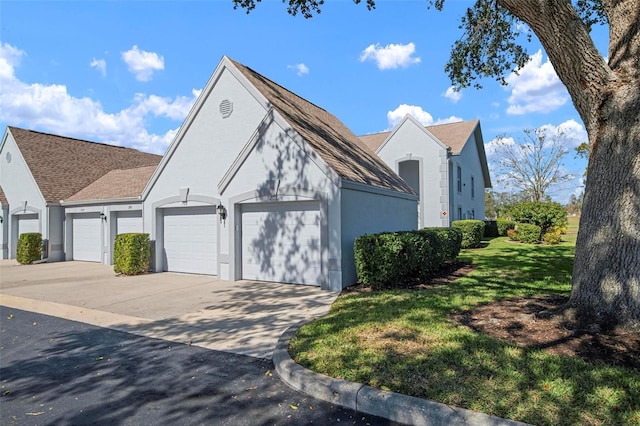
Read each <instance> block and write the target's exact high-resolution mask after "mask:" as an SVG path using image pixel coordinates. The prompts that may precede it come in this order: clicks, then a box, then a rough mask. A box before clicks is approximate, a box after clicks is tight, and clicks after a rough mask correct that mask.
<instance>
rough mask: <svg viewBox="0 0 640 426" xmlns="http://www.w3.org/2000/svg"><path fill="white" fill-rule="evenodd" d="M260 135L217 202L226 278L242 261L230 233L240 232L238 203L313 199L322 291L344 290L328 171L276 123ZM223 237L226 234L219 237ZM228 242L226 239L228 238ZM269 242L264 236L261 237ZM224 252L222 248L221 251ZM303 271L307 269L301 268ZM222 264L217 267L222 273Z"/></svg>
mask: <svg viewBox="0 0 640 426" xmlns="http://www.w3.org/2000/svg"><path fill="white" fill-rule="evenodd" d="M264 124H265V125H264V127H263V130H262V132H261V133H260V136H259V137H258V138H257V139H256V140H255V141H254V142H255V144H254V145H253V146H252V148H251V150H250V151H249V152H248V153H246V154H245V156H244V157H243V160H242V162H241V163H238V164H236V167H237V172H236V173H235V174H234V175H233V178H231V179H230V180H229V181H228V184H227V185H226V187H225V188H224V190H223V191H222V194H221V202H222V204H223V205H225V206H228V210H229V212H230V217H229V226H228V227H227V228H225V230H221V238H220V243H221V246H222V245H223V241H224V242H226V243H227V244H226V245H227V247H228V252H229V256H228V257H225V256H224V254H222V251H221V256H222V260H225V259H226V260H228V265H229V266H228V267H229V271H230V278H232V279H239V278H240V276H239V275H240V269H239V266H240V265H239V263H240V262H241V253H240V241H239V233H237V232H236V233H235V234H234V233H233V232H232V231H230V230H233V229H235V230H238V229H240V228H241V223H240V219H241V217H240V214H241V204H245V203H261V202H264V203H273V202H289V201H306V200H317V201H318V202H319V203H320V211H321V220H322V238H321V240H322V242H323V244H322V245H321V247H319V249H320V250H321V261H322V269H323V275H324V277H323V280H322V282H321V283H320V284H321V286H322V288H324V289H328V290H334V291H339V290H341V289H342V272H341V270H340V267H339V266H338V267H336V265H339V262H338V260H337V259H340V256H341V251H340V238H339V232H340V228H339V226H340V220H339V219H340V202H339V199H338V198H337V196H336V195H337V191H338V188H337V186H336V184H335V183H334V181H333V179H335V177H334V176H333V174H332V172H328V169H327V168H326V166H325V165H324V163H323V162H322V161H321V160H318V159H317V158H316V159H314V158H313V157H315V155H313V154H309V153H308V152H305V150H304V149H302V148H301V146H303V145H302V143H301V142H300V141H298V143H296V142H295V141H294V138H293V137H292V136H291V135H292V133H291V131H290V130H289V129H288V128H287V127H286V126H283V125H282V124H284V123H281V122H279V121H276V120H269V121H268V122H266V123H264ZM222 235H225V237H224V238H223V237H222ZM226 238H228V239H226ZM265 238H267V236H265ZM221 250H222V249H221ZM297 268H298V269H299V270H304V268H305V265H299V266H298V267H297ZM224 269H225V265H223V264H221V271H224Z"/></svg>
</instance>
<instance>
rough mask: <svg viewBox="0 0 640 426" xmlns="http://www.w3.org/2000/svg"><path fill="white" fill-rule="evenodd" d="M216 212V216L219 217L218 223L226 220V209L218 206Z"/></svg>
mask: <svg viewBox="0 0 640 426" xmlns="http://www.w3.org/2000/svg"><path fill="white" fill-rule="evenodd" d="M216 211H217V212H218V216H220V222H222V221H223V220H226V219H227V209H225V208H224V206H223V205H222V204H218V207H216Z"/></svg>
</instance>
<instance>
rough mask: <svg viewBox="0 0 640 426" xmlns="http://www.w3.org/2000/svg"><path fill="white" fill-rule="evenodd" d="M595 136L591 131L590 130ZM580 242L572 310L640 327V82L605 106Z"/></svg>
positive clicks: (586, 319) (590, 320) (588, 318)
mask: <svg viewBox="0 0 640 426" xmlns="http://www.w3.org/2000/svg"><path fill="white" fill-rule="evenodd" d="M590 136H591V135H590ZM594 139H595V141H593V142H597V143H595V144H594V143H593V142H592V147H594V149H593V150H592V152H591V156H590V159H589V168H588V171H587V184H586V190H585V197H584V204H583V207H582V218H581V220H580V229H579V232H578V241H577V244H576V257H575V263H574V267H573V286H572V290H571V298H570V300H569V303H568V308H570V312H572V313H575V314H576V315H577V317H576V319H577V320H578V321H579V322H580V323H582V324H583V325H588V324H598V325H599V326H601V327H604V328H610V327H614V326H625V327H631V328H638V327H640V84H639V83H638V81H634V82H632V83H630V84H627V85H625V86H621V87H620V86H619V87H617V88H616V89H615V91H613V92H612V93H611V95H610V97H609V98H608V99H607V100H606V101H605V103H604V104H603V105H602V108H601V110H600V127H599V129H598V134H597V135H596V137H595V138H594Z"/></svg>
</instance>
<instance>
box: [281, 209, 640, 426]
mask: <svg viewBox="0 0 640 426" xmlns="http://www.w3.org/2000/svg"><path fill="white" fill-rule="evenodd" d="M576 227H577V222H576V221H573V222H572V223H571V224H570V229H569V233H568V235H567V236H565V240H566V241H565V242H563V243H562V244H560V245H556V246H544V245H537V246H532V245H524V244H519V243H513V242H509V241H507V239H506V238H495V239H493V240H490V241H488V242H487V243H488V245H487V246H486V247H485V248H481V249H471V250H463V251H462V252H461V254H460V258H461V259H462V260H463V261H467V262H470V263H471V264H472V265H474V266H473V267H468V266H467V267H466V268H463V269H460V270H457V271H454V273H453V274H450V275H448V276H446V277H439V278H436V279H434V280H432V281H430V282H425V283H421V284H419V285H415V286H414V287H412V288H407V289H401V290H389V291H370V290H368V289H367V288H362V287H356V288H353V289H348V290H347V291H345V292H344V293H343V294H342V295H341V296H340V297H339V298H338V299H337V300H336V302H335V303H334V305H333V307H332V310H331V313H330V314H329V315H328V316H326V317H324V318H322V319H320V320H317V321H314V322H313V323H311V324H308V325H306V326H304V327H303V328H301V329H300V331H299V332H298V334H297V335H296V337H295V338H294V339H293V340H292V341H291V346H290V352H291V354H292V356H293V358H294V359H295V360H296V361H297V362H299V363H300V364H302V365H304V366H305V367H307V368H310V369H312V370H314V371H317V372H320V373H323V374H327V375H329V376H333V377H338V378H343V379H346V380H351V381H355V382H361V383H365V384H369V385H371V386H376V387H379V388H381V389H385V390H392V391H396V392H401V393H404V394H408V395H414V396H418V397H421V398H428V399H432V400H435V401H439V402H443V403H446V404H450V405H456V406H460V407H464V408H468V409H472V410H476V411H481V412H485V413H489V414H493V415H497V416H500V417H506V418H510V419H515V420H520V421H524V422H528V423H533V424H553V425H557V424H616V425H618V424H629V425H631V424H634V425H635V424H640V361H639V358H640V356H639V352H640V348H639V347H638V341H639V340H640V335H638V334H620V333H618V334H616V333H611V334H609V335H606V336H605V335H598V334H588V333H586V334H585V333H573V332H572V331H570V330H567V329H566V324H563V323H561V322H559V321H557V319H556V318H554V317H552V318H548V319H545V318H540V317H538V316H536V315H535V314H536V312H538V311H541V310H548V309H552V308H554V307H555V306H557V305H558V304H559V303H561V302H562V301H563V300H564V298H566V297H567V296H568V294H569V291H570V284H571V268H572V263H573V256H574V246H575V231H576ZM456 274H457V275H458V276H456ZM494 336H495V337H494Z"/></svg>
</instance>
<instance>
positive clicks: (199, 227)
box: [164, 207, 217, 275]
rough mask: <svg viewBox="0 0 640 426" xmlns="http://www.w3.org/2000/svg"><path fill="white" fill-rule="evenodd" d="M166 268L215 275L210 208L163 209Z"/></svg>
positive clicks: (214, 219) (214, 225) (214, 236)
mask: <svg viewBox="0 0 640 426" xmlns="http://www.w3.org/2000/svg"><path fill="white" fill-rule="evenodd" d="M164 262H165V270H167V271H173V272H188V273H195V274H207V275H216V274H217V216H216V215H215V209H214V208H213V207H189V208H180V209H166V211H165V212H164Z"/></svg>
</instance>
